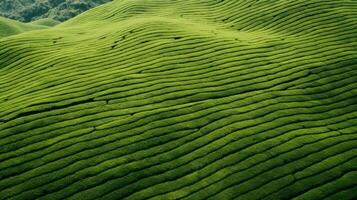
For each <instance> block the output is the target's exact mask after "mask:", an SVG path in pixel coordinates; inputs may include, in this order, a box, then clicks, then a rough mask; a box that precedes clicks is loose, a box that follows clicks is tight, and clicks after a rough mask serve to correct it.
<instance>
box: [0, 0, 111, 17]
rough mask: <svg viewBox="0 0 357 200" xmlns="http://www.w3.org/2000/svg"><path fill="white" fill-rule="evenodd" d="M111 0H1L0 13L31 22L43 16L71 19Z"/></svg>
mask: <svg viewBox="0 0 357 200" xmlns="http://www.w3.org/2000/svg"><path fill="white" fill-rule="evenodd" d="M109 1H111V0H1V1H0V15H1V16H4V17H7V18H11V19H15V20H19V21H24V22H30V21H34V20H38V19H43V18H53V19H55V20H58V21H65V20H67V19H70V18H72V17H74V16H76V15H78V14H80V13H82V12H84V11H86V10H88V9H90V8H93V7H95V6H98V5H100V4H103V3H107V2H109Z"/></svg>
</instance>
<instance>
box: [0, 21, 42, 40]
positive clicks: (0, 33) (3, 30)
mask: <svg viewBox="0 0 357 200" xmlns="http://www.w3.org/2000/svg"><path fill="white" fill-rule="evenodd" d="M45 28H48V26H45V25H44V24H26V23H21V22H17V21H15V20H11V19H6V18H4V17H0V38H3V37H7V36H10V35H16V34H19V33H23V32H27V31H33V30H40V29H45Z"/></svg>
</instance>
